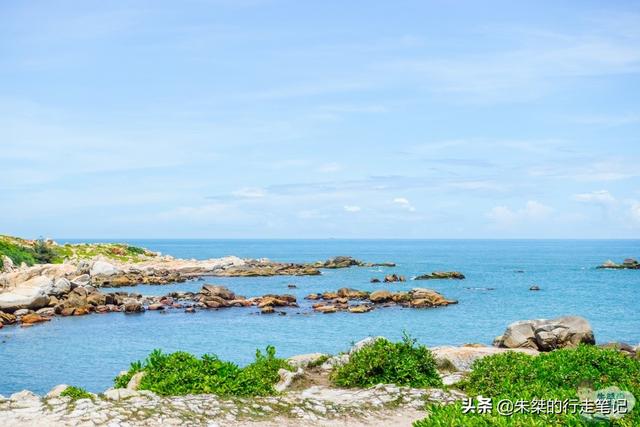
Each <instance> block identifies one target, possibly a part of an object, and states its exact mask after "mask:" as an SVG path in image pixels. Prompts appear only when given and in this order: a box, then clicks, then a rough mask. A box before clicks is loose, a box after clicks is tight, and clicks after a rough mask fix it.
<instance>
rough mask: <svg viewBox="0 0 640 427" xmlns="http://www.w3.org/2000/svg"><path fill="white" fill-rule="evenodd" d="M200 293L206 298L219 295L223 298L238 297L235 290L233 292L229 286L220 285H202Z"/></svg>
mask: <svg viewBox="0 0 640 427" xmlns="http://www.w3.org/2000/svg"><path fill="white" fill-rule="evenodd" d="M200 293H201V294H202V295H204V296H205V297H206V298H208V297H219V298H222V299H223V300H232V299H235V298H236V295H235V294H234V293H233V292H231V291H230V290H229V289H228V288H226V287H224V286H220V285H204V286H202V290H200Z"/></svg>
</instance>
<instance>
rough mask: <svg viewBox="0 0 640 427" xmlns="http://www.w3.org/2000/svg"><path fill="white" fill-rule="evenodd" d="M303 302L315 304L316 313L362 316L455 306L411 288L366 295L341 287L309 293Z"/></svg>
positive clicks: (441, 297)
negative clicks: (395, 308)
mask: <svg viewBox="0 0 640 427" xmlns="http://www.w3.org/2000/svg"><path fill="white" fill-rule="evenodd" d="M306 299H308V300H314V301H318V302H317V303H315V304H313V306H312V308H313V309H314V310H315V311H317V312H320V313H335V312H338V311H348V312H350V313H366V312H368V311H371V310H373V309H374V308H376V307H390V306H394V305H399V306H402V307H409V308H431V307H441V306H447V305H450V304H457V303H458V301H455V300H449V299H446V298H445V297H443V296H442V295H440V294H439V293H438V292H436V291H434V290H431V289H423V288H414V289H412V290H410V291H408V292H390V291H387V290H378V291H374V292H367V291H360V290H358V289H350V288H341V289H338V290H337V291H336V292H324V293H317V294H311V295H308V296H307V297H306Z"/></svg>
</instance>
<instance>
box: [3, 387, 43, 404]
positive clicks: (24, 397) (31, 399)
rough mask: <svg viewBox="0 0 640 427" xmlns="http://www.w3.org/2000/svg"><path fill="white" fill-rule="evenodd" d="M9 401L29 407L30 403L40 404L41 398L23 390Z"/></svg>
mask: <svg viewBox="0 0 640 427" xmlns="http://www.w3.org/2000/svg"><path fill="white" fill-rule="evenodd" d="M9 400H11V401H13V402H19V403H23V404H24V403H26V404H27V405H28V404H29V403H36V402H40V396H38V395H37V394H35V393H33V392H31V391H29V390H22V391H19V392H17V393H13V394H12V395H11V396H9Z"/></svg>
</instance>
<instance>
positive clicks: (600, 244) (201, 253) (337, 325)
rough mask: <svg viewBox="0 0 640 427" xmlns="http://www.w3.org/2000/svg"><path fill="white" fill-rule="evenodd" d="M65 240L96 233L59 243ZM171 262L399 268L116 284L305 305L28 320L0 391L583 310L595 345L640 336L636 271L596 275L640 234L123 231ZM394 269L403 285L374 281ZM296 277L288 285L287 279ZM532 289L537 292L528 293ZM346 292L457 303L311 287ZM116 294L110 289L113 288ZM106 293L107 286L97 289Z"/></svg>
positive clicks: (100, 381)
mask: <svg viewBox="0 0 640 427" xmlns="http://www.w3.org/2000/svg"><path fill="white" fill-rule="evenodd" d="M58 241H59V242H69V243H78V242H100V241H101V240H92V239H83V240H72V239H58ZM119 241H124V242H127V243H129V244H132V245H136V246H143V247H146V248H149V249H151V250H154V251H159V252H162V253H163V254H169V255H173V256H174V257H179V258H195V259H207V258H215V257H222V256H225V255H237V256H240V257H243V258H245V257H246V258H269V259H272V260H275V261H284V262H313V261H318V260H325V259H327V258H330V257H333V256H336V255H348V256H353V257H355V258H357V259H360V260H363V261H367V262H395V263H396V264H397V265H396V266H395V267H352V268H348V269H338V270H323V272H322V275H320V276H307V277H289V276H280V277H247V278H215V277H209V278H206V280H205V281H201V280H192V281H188V282H185V283H175V284H169V285H162V286H158V285H155V286H152V285H140V286H135V287H131V288H119V289H117V290H123V291H132V292H138V293H141V294H148V295H162V294H166V293H168V292H171V291H198V290H199V289H200V288H201V287H202V285H203V284H205V283H213V284H222V285H224V286H227V287H228V288H230V289H231V290H232V291H234V292H235V293H236V294H240V295H244V296H246V297H251V296H258V295H263V294H268V293H277V294H282V293H290V294H293V295H295V296H296V297H297V298H298V301H299V304H300V307H299V308H287V309H285V310H284V311H285V312H286V313H287V314H286V315H261V314H259V312H258V310H257V309H256V308H230V309H222V310H200V311H198V312H197V313H195V314H187V313H184V312H183V310H166V311H164V312H157V311H148V312H145V313H140V314H131V315H125V314H122V313H111V314H103V315H98V314H93V315H89V316H82V317H55V318H54V319H53V320H52V321H51V322H48V323H46V324H40V325H35V326H32V327H27V328H23V327H16V326H5V327H4V328H3V329H0V366H1V367H2V373H1V375H0V394H3V395H5V396H6V395H9V394H11V393H14V392H16V391H20V390H23V389H28V390H31V391H33V392H36V393H41V394H42V393H46V392H48V391H49V390H50V389H51V388H52V387H53V386H55V385H57V384H69V385H75V386H79V387H84V388H86V389H87V390H89V391H92V392H101V391H104V390H105V389H107V388H109V387H110V386H112V384H113V379H114V377H115V376H116V375H117V374H118V373H119V372H120V371H122V370H126V369H128V367H129V365H130V363H131V362H133V361H136V360H142V359H144V358H145V357H146V356H147V355H148V354H149V353H150V352H151V351H152V350H154V349H161V350H162V351H165V352H173V351H178V350H183V351H188V352H191V353H194V354H197V355H202V354H205V353H209V354H216V355H218V356H219V357H220V358H222V359H226V360H231V361H233V362H235V363H237V364H239V365H244V364H247V363H250V362H251V361H252V360H253V359H254V357H255V352H256V349H264V348H265V347H266V346H267V345H273V346H275V348H276V350H277V354H278V355H279V356H282V357H288V356H292V355H296V354H303V353H312V352H323V353H331V354H336V353H339V352H341V351H344V350H347V349H348V348H349V346H350V345H351V344H352V343H354V342H356V341H358V340H361V339H362V338H365V337H367V336H385V337H387V338H389V339H392V340H398V339H400V338H401V337H402V335H403V333H407V334H409V335H410V336H411V337H413V338H415V339H416V340H417V341H418V342H419V343H420V344H424V345H427V346H430V347H432V346H440V345H461V344H465V343H482V344H487V345H490V344H491V343H492V341H493V339H494V337H496V336H497V335H500V334H502V333H503V331H504V330H505V328H506V327H507V326H508V325H509V324H510V323H512V322H515V321H518V320H523V319H539V318H554V317H558V316H565V315H578V316H583V317H585V318H587V319H588V320H589V322H590V323H591V325H592V327H593V330H594V334H595V337H596V341H597V342H598V343H606V342H610V341H619V342H627V343H630V344H633V345H637V344H638V343H639V342H640V270H601V269H596V266H598V265H599V264H601V263H602V262H604V261H606V260H607V259H612V260H615V261H622V260H623V259H625V258H629V257H638V256H640V241H639V240H340V239H330V240H184V239H183V240H165V239H155V240H152V239H146V240H141V239H130V240H126V239H125V240H119ZM452 270H455V271H460V272H462V273H463V274H464V275H465V276H466V279H464V280H431V281H412V280H410V279H411V278H412V277H415V276H417V275H419V274H424V273H429V272H432V271H452ZM392 273H396V274H399V275H404V276H406V277H407V279H408V280H407V281H406V282H402V283H391V284H388V283H371V282H370V280H371V279H372V278H379V279H382V278H383V277H384V276H385V275H387V274H392ZM290 284H293V285H295V286H296V288H294V289H292V288H289V286H288V285H290ZM533 285H537V286H539V287H540V291H530V290H529V288H530V287H531V286H533ZM342 287H349V288H356V289H362V290H369V291H373V290H377V289H388V290H394V291H396V290H409V289H411V288H413V287H426V288H430V289H434V290H436V291H438V292H440V293H441V294H443V295H444V296H445V297H447V298H451V299H456V300H458V301H459V303H458V304H457V305H451V306H448V307H441V308H432V309H408V308H395V307H393V308H379V309H376V310H373V311H371V312H369V313H365V314H352V313H334V314H320V313H313V312H312V310H311V307H310V305H311V302H310V301H307V300H304V297H305V296H306V295H308V294H310V293H316V292H324V291H335V290H337V289H339V288H342ZM114 290H115V289H114ZM104 291H109V289H104Z"/></svg>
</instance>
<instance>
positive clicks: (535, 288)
mask: <svg viewBox="0 0 640 427" xmlns="http://www.w3.org/2000/svg"><path fill="white" fill-rule="evenodd" d="M529 290H530V291H539V290H540V286H538V285H533V286H532V287H530V288H529Z"/></svg>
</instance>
